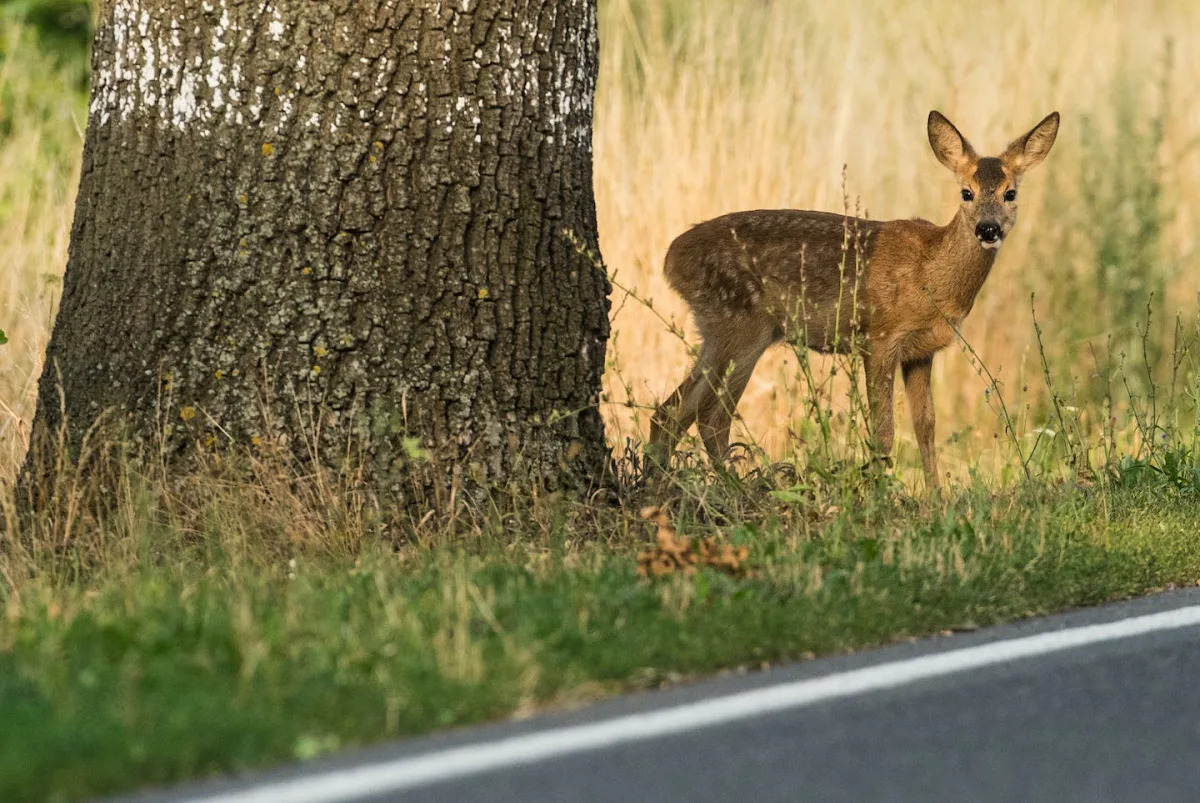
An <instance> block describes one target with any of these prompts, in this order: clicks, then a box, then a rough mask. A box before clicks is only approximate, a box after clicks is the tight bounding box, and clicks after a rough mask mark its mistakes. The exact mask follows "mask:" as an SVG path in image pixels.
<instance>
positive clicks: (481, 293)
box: [479, 287, 490, 301]
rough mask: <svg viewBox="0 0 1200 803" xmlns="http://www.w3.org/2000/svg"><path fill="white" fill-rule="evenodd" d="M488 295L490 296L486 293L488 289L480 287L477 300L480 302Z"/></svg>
mask: <svg viewBox="0 0 1200 803" xmlns="http://www.w3.org/2000/svg"><path fill="white" fill-rule="evenodd" d="M489 295H490V294H489V293H488V289H487V288H486V287H480V288H479V300H480V301H482V300H483V299H485V298H487V297H488V296H489Z"/></svg>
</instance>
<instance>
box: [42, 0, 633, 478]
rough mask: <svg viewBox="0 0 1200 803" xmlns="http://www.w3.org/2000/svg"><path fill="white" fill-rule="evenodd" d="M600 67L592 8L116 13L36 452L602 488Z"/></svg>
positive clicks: (301, 5) (145, 3) (282, 1)
mask: <svg viewBox="0 0 1200 803" xmlns="http://www.w3.org/2000/svg"><path fill="white" fill-rule="evenodd" d="M597 56H598V54H597V35H596V8H595V0H453V2H450V0H446V1H445V2H442V1H441V0H437V1H435V0H423V1H420V2H403V1H397V0H332V1H331V2H317V0H206V1H205V2H196V0H103V1H102V3H101V9H100V24H99V28H98V31H97V36H96V42H95V53H94V57H93V68H94V69H93V75H94V79H93V90H92V100H91V107H90V114H89V120H88V128H87V137H86V142H85V148H84V166H83V177H82V181H81V185H80V191H79V199H78V205H77V209H76V215H75V223H74V229H73V232H72V241H71V250H70V258H69V261H68V265H67V271H66V277H65V281H64V291H63V298H62V303H61V307H60V311H59V315H58V320H57V322H56V325H55V328H54V333H53V337H52V339H51V342H50V346H49V350H48V354H47V360H46V368H45V372H44V374H43V376H42V378H41V384H40V386H39V401H38V409H37V418H36V422H35V426H34V431H35V442H36V443H43V444H44V443H46V442H47V441H50V440H53V439H52V438H50V437H48V436H49V435H51V434H53V433H56V432H59V431H60V427H65V432H66V434H67V437H68V442H69V443H71V444H78V443H79V440H80V437H81V435H82V433H83V432H84V431H85V430H86V428H87V427H89V426H90V425H91V424H92V422H93V421H94V420H95V419H96V418H97V416H98V415H99V414H101V413H102V412H104V411H113V413H112V414H113V415H114V416H115V417H117V418H119V419H120V420H121V421H122V422H124V424H125V425H126V426H127V431H128V432H130V433H132V434H133V436H134V437H135V438H136V439H139V440H140V441H141V442H142V443H144V444H151V443H153V444H156V445H157V444H158V443H160V442H161V443H163V444H165V446H166V448H167V450H168V452H169V453H171V454H179V453H186V452H187V451H188V450H189V449H194V448H195V445H196V444H197V443H201V444H203V443H208V444H209V445H210V446H212V445H214V444H222V443H226V442H232V443H234V444H258V443H262V442H265V441H267V440H268V439H270V440H276V441H283V442H287V443H290V444H292V446H293V447H294V448H295V450H296V451H297V453H298V454H300V455H301V456H302V457H306V458H307V457H311V455H312V454H313V447H314V445H315V447H317V449H318V450H319V453H321V454H324V455H326V456H331V457H330V459H341V457H343V456H344V455H345V454H346V451H347V443H348V442H349V443H351V444H352V446H351V448H352V449H353V450H361V451H359V452H358V454H359V457H360V458H361V459H362V460H363V461H364V463H365V465H366V466H367V468H368V469H369V472H370V474H371V476H372V477H373V478H374V480H375V481H376V482H377V483H379V485H380V487H381V488H384V489H387V490H390V491H391V492H393V493H396V494H400V495H401V496H402V497H406V498H407V497H409V496H411V494H412V493H413V492H415V493H416V494H417V495H421V494H424V493H427V492H429V491H430V490H431V488H433V489H436V486H440V487H443V488H444V487H446V485H445V483H446V482H447V480H448V478H449V477H451V476H455V477H458V478H460V479H461V480H463V481H465V482H467V484H471V483H472V482H476V483H480V484H483V485H490V484H494V483H496V482H516V483H524V482H526V481H528V480H529V478H530V477H540V478H543V479H545V480H546V481H548V482H550V483H551V484H554V483H556V482H559V481H560V478H562V477H564V476H573V477H579V476H582V477H584V478H595V477H597V476H598V475H599V474H600V473H601V472H602V470H603V467H604V465H605V463H606V461H607V449H606V447H605V444H604V436H603V429H602V425H601V421H600V416H599V414H598V412H597V410H596V402H597V398H598V394H599V389H600V376H601V372H602V370H603V366H604V348H605V341H606V338H607V334H608V317H607V310H608V291H609V285H608V281H607V278H606V276H605V274H604V271H603V269H602V268H601V267H600V266H599V265H598V262H597V257H595V256H589V255H588V254H587V253H582V252H581V251H584V252H586V251H590V252H591V254H592V255H596V254H598V253H599V252H598V248H597V244H596V222H595V207H594V201H593V196H592V173H591V157H592V153H591V150H592V148H591V122H592V97H593V92H594V88H595V78H596V70H597ZM414 439H415V440H414ZM417 447H420V448H417ZM422 451H427V452H428V453H429V455H430V458H428V459H426V458H422V457H421V456H420V454H419V453H420V452H422ZM37 454H38V449H36V448H35V450H34V452H33V455H32V457H31V461H36V460H37V459H38V457H37ZM414 454H416V455H417V457H415V458H414ZM418 464H419V465H418ZM414 478H416V479H414Z"/></svg>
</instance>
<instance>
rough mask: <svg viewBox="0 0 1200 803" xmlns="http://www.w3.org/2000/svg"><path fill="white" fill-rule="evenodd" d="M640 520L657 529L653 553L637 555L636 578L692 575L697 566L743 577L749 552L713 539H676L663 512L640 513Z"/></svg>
mask: <svg viewBox="0 0 1200 803" xmlns="http://www.w3.org/2000/svg"><path fill="white" fill-rule="evenodd" d="M641 515H642V518H643V519H645V520H647V521H651V522H653V523H654V524H656V525H658V533H657V535H656V537H655V546H654V548H653V549H650V550H647V551H645V552H640V553H638V556H637V560H638V569H637V572H638V575H639V576H641V577H661V576H663V575H666V574H674V573H676V572H681V573H683V574H693V573H695V571H696V569H697V568H698V567H700V566H712V567H713V568H715V569H720V570H721V571H723V572H729V573H730V574H738V575H740V574H745V572H746V566H745V564H746V558H747V557H748V556H749V554H750V550H749V549H747V548H746V547H744V546H743V547H735V546H733V545H731V544H722V543H718V542H717V540H716V539H715V538H701V539H700V540H699V541H697V542H695V543H693V539H691V538H688V537H687V536H684V535H679V533H677V532H676V531H675V527H674V526H673V525H672V524H671V520H670V519H669V518H667V514H666V511H664V510H663V509H662V508H660V507H647V508H644V509H643V510H642V514H641Z"/></svg>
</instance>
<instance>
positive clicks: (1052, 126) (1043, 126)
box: [1000, 112, 1058, 173]
mask: <svg viewBox="0 0 1200 803" xmlns="http://www.w3.org/2000/svg"><path fill="white" fill-rule="evenodd" d="M1057 136H1058V112H1051V113H1050V114H1049V115H1047V116H1046V119H1045V120H1042V121H1041V122H1040V123H1038V124H1037V125H1035V126H1034V127H1033V128H1032V129H1031V130H1030V132H1029V133H1028V134H1026V135H1025V136H1023V137H1017V138H1016V139H1014V140H1013V141H1012V142H1011V143H1010V144H1009V146H1008V149H1007V150H1006V151H1004V155H1003V156H1001V157H1000V159H1001V160H1003V162H1004V164H1005V166H1007V167H1008V169H1009V170H1011V171H1013V172H1014V173H1024V172H1025V171H1026V170H1028V169H1029V168H1031V167H1035V166H1036V165H1039V164H1041V163H1042V160H1043V159H1045V158H1046V154H1048V153H1050V149H1051V148H1052V147H1054V139H1055V137H1057Z"/></svg>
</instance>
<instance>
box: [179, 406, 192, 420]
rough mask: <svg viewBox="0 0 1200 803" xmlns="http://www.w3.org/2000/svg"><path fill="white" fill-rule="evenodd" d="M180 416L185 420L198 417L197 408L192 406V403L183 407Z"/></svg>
mask: <svg viewBox="0 0 1200 803" xmlns="http://www.w3.org/2000/svg"><path fill="white" fill-rule="evenodd" d="M179 417H180V418H181V419H183V420H184V421H191V420H192V419H193V418H195V417H196V408H195V407H192V406H191V405H188V406H187V407H184V408H181V409H180V411H179Z"/></svg>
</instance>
